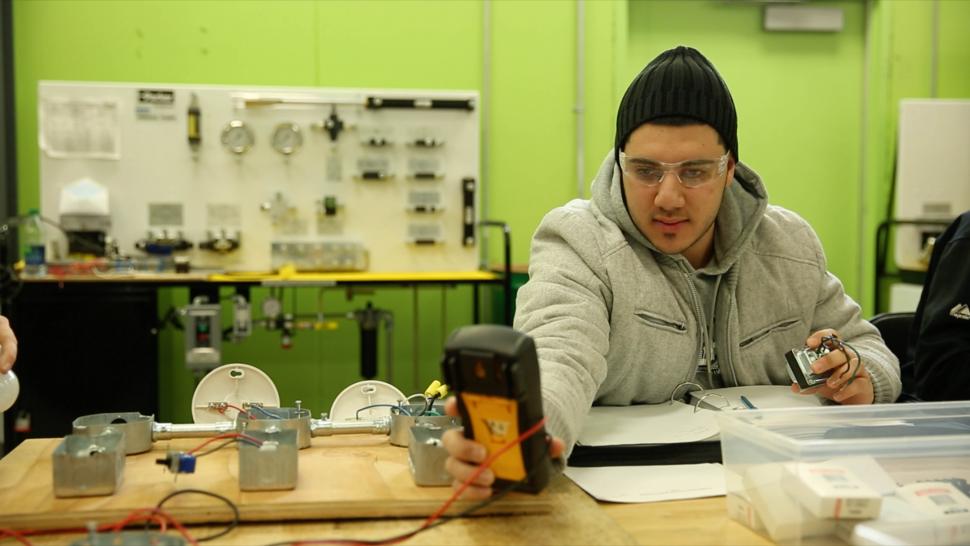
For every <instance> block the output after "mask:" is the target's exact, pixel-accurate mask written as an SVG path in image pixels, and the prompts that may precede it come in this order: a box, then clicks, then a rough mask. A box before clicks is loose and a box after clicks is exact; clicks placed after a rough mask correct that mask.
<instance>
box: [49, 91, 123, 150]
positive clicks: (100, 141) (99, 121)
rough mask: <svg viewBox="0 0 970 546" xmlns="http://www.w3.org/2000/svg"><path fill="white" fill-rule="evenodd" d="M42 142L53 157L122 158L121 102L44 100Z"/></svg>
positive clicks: (107, 100)
mask: <svg viewBox="0 0 970 546" xmlns="http://www.w3.org/2000/svg"><path fill="white" fill-rule="evenodd" d="M39 140H40V149H41V150H44V152H45V153H46V154H47V155H48V156H50V157H59V158H65V157H83V158H96V159H120V158H121V124H120V123H119V120H118V102H117V101H116V100H110V99H105V100H100V99H98V100H77V99H66V98H41V101H40V131H39Z"/></svg>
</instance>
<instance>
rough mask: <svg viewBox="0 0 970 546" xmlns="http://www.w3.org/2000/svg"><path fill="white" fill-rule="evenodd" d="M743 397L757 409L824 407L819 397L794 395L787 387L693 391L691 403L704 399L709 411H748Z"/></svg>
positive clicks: (762, 386)
mask: <svg viewBox="0 0 970 546" xmlns="http://www.w3.org/2000/svg"><path fill="white" fill-rule="evenodd" d="M741 395H744V396H745V397H746V398H747V399H748V401H749V402H751V403H752V404H754V406H755V409H771V408H811V407H818V406H821V405H822V399H821V398H819V397H818V396H815V395H811V394H798V393H794V392H792V391H791V387H789V386H785V385H749V386H746V387H725V388H722V389H708V390H703V391H691V393H690V396H691V400H690V402H692V403H698V401H699V400H701V398H703V401H702V402H700V404H701V407H707V408H709V409H720V410H729V409H736V410H744V409H748V408H747V407H746V406H745V405H744V403H743V402H742V401H741Z"/></svg>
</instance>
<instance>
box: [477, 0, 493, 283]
mask: <svg viewBox="0 0 970 546" xmlns="http://www.w3.org/2000/svg"><path fill="white" fill-rule="evenodd" d="M491 87H492V2H491V0H484V1H483V2H482V107H481V109H479V112H480V114H479V115H480V116H481V118H480V120H481V129H482V133H481V134H482V142H481V151H482V155H481V165H480V171H481V174H482V182H481V184H479V186H478V187H479V192H478V195H479V198H478V202H479V205H480V209H481V212H482V214H481V217H482V218H488V217H489V210H488V198H487V197H484V196H487V195H488V193H487V192H486V190H487V189H488V182H489V180H488V160H489V138H490V136H491V125H492V124H491V123H490V121H489V116H490V115H491V110H492V109H491V103H492V94H491V92H490V90H491ZM481 241H482V248H481V252H480V253H479V256H480V257H481V268H482V269H487V268H488V233H482V237H481Z"/></svg>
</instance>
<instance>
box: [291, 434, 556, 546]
mask: <svg viewBox="0 0 970 546" xmlns="http://www.w3.org/2000/svg"><path fill="white" fill-rule="evenodd" d="M545 422H546V418H545V417H543V418H542V419H540V420H539V421H538V422H537V423H536V424H534V425H532V426H531V427H529V429H528V430H526V431H525V432H523V433H522V434H520V435H519V437H518V438H516V439H515V440H512V441H511V442H509V443H507V444H505V445H504V446H502V447H501V448H500V449H498V450H497V451H495V453H492V454H491V455H489V456H488V457H487V458H486V459H485V460H484V461H482V463H481V464H480V465H478V467H477V468H476V469H475V471H474V472H472V475H471V476H469V477H468V479H466V480H465V481H464V482H462V484H461V486H459V487H458V489H456V490H455V492H454V493H452V495H451V497H449V498H448V500H446V501H445V502H444V504H442V505H441V507H440V508H438V510H436V511H435V512H434V513H433V514H431V515H430V516H428V518H427V519H426V520H424V523H422V524H421V526H420V527H418V528H417V529H415V530H414V531H411V532H409V533H405V534H402V535H397V536H393V537H391V538H388V539H385V540H351V539H319V540H295V541H293V542H290V543H289V544H292V545H293V546H301V545H304V544H347V545H350V546H383V545H387V544H397V543H399V542H404V541H405V540H407V539H409V538H411V537H413V536H414V535H416V534H418V533H420V532H421V531H424V530H425V529H427V528H428V527H431V525H432V524H433V523H434V522H435V521H437V520H438V518H440V517H441V516H442V514H444V513H445V512H446V511H447V510H448V508H449V507H450V506H451V505H452V504H454V502H455V500H457V499H458V497H460V496H461V494H462V493H464V492H465V490H466V489H468V486H470V485H471V483H472V482H473V481H475V478H477V477H478V476H479V475H481V473H482V472H485V470H486V469H487V468H489V467H490V466H492V463H494V462H495V460H496V459H498V458H499V457H501V456H502V455H503V454H504V453H505V452H506V451H508V450H510V449H512V448H513V447H515V446H517V445H519V444H521V443H522V442H524V441H525V440H527V439H528V438H529V437H531V436H532V435H534V434H535V433H537V432H539V431H540V430H541V429H542V425H544V424H545Z"/></svg>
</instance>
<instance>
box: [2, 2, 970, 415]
mask: <svg viewBox="0 0 970 546" xmlns="http://www.w3.org/2000/svg"><path fill="white" fill-rule="evenodd" d="M813 5H831V6H838V7H841V8H843V9H844V11H845V17H846V25H845V29H844V30H843V31H842V32H840V33H834V34H811V33H766V32H764V31H762V30H761V9H762V8H761V6H760V5H759V4H758V3H755V2H724V1H720V0H694V1H661V0H652V1H648V2H644V1H630V2H628V1H626V0H617V1H589V2H586V3H585V5H584V8H585V25H584V30H585V34H586V44H585V47H584V49H583V51H584V53H585V58H586V81H585V82H584V91H585V97H586V102H585V104H584V105H583V106H584V113H585V117H586V123H585V127H586V130H585V138H586V147H585V153H584V159H585V169H584V170H585V176H584V179H585V180H586V181H587V182H586V183H585V184H584V191H583V194H584V195H588V189H589V188H588V180H590V179H591V177H592V175H593V173H594V172H595V170H596V168H597V167H598V165H599V163H600V161H601V159H602V158H603V156H604V155H605V154H606V153H607V151H608V150H609V148H610V146H611V144H612V140H613V126H614V120H615V108H616V104H617V102H618V99H619V97H620V96H621V95H622V93H623V91H624V89H625V88H626V85H627V84H628V83H629V81H630V79H631V78H632V77H633V75H634V74H635V73H636V72H637V71H639V70H640V68H641V67H642V66H643V65H644V64H645V63H646V62H647V61H649V60H650V59H651V58H652V57H653V56H655V55H656V54H657V53H659V52H660V51H661V50H663V49H665V48H668V47H671V46H673V45H675V44H678V43H686V44H689V45H694V46H696V47H698V48H700V49H701V50H702V51H704V52H705V53H706V54H707V55H708V56H709V57H710V58H711V59H712V60H713V61H714V62H715V64H716V65H717V66H718V68H719V69H720V70H721V72H722V74H723V75H724V77H725V79H726V80H727V81H728V83H729V85H730V86H731V89H732V92H733V93H734V98H735V101H736V103H737V107H738V110H739V114H740V123H739V140H740V154H741V157H742V159H743V160H744V161H745V162H746V163H748V164H750V165H752V166H753V167H754V168H755V169H757V170H758V171H759V172H760V173H761V174H762V176H763V177H764V178H765V180H766V182H767V185H768V191H769V195H770V196H771V199H772V201H773V202H775V203H777V204H780V205H782V206H785V207H788V208H791V209H793V210H795V211H797V212H799V213H800V214H802V215H803V216H805V217H806V218H807V219H808V220H809V221H810V222H811V223H812V224H813V225H814V226H815V228H816V230H817V231H818V233H819V235H820V237H821V238H822V242H823V244H824V245H825V248H826V251H827V253H828V256H829V260H830V268H831V269H832V270H833V271H834V272H835V273H836V274H837V275H839V277H840V278H841V279H842V280H843V281H844V282H845V284H846V287H847V289H848V291H849V293H850V294H851V295H852V296H853V297H856V298H857V299H859V300H860V301H861V302H863V303H864V304H865V305H866V306H867V307H866V314H871V312H872V310H871V309H870V308H869V306H870V305H871V297H870V292H871V290H872V288H871V287H872V266H873V260H872V247H871V238H872V237H873V233H874V229H875V225H876V224H877V223H878V222H879V221H880V220H881V219H882V217H883V215H884V211H885V203H886V199H887V197H888V188H889V172H890V170H891V169H890V167H891V161H892V151H893V149H894V143H895V118H896V108H897V106H896V104H897V103H898V99H899V98H901V97H907V96H927V95H928V93H929V88H930V85H929V74H930V72H929V70H928V66H929V64H928V63H929V56H930V51H931V45H932V42H931V41H930V40H931V37H932V33H931V29H932V10H933V5H934V3H933V2H932V1H928V0H927V1H924V0H912V1H904V0H868V1H867V2H863V1H848V0H845V1H830V2H822V1H816V2H813ZM483 8H484V6H483V4H482V2H481V1H478V0H476V1H459V0H456V1H450V2H444V1H404V0H370V1H346V2H344V1H335V0H329V1H312V0H306V1H304V0H298V1H285V0H278V1H270V0H252V1H246V2H225V1H222V0H196V1H178V0H164V1H163V0H141V1H115V0H14V4H13V19H14V48H15V51H14V54H15V79H16V88H15V95H16V97H15V98H16V108H17V120H16V121H17V143H18V168H19V176H20V181H19V196H20V197H19V200H20V203H19V204H20V208H21V210H26V209H28V208H30V207H33V206H36V205H37V204H38V202H39V191H38V189H39V187H38V167H37V165H38V158H37V153H38V151H37V145H36V142H37V119H36V111H37V105H36V88H37V87H36V86H37V82H38V81H39V80H43V79H51V80H92V81H144V82H175V83H209V84H236V85H281V86H289V85H293V86H334V87H357V86H360V87H397V88H408V87H411V88H444V89H478V90H479V91H488V92H489V93H490V95H491V102H490V103H489V104H488V111H487V117H486V121H488V123H489V126H490V134H489V137H488V140H487V143H488V161H487V164H486V165H485V167H486V172H487V179H486V182H487V184H488V186H487V189H486V193H485V194H484V195H483V202H484V203H485V204H486V206H487V207H488V210H489V211H490V212H489V216H490V217H491V218H494V219H501V220H505V221H507V222H509V223H510V225H511V226H512V233H513V261H514V262H515V263H519V264H524V263H526V262H527V261H528V255H529V241H530V238H531V235H532V232H533V231H534V229H535V227H536V226H537V224H538V222H539V220H540V219H541V218H542V216H543V215H544V214H545V213H546V212H547V211H548V210H549V209H551V208H553V207H555V206H558V205H561V204H562V203H564V202H565V201H567V200H569V199H571V198H574V197H576V196H577V194H578V193H579V191H578V189H577V179H576V175H575V165H576V160H575V157H576V152H577V148H576V142H575V136H574V129H575V126H576V125H575V124H576V113H575V107H576V90H575V76H576V72H575V61H576V56H577V52H576V39H575V36H576V23H577V13H576V8H577V6H576V3H575V2H572V1H565V0H559V1H553V0H547V1H529V0H522V1H496V2H492V3H491V4H490V7H489V9H490V10H491V17H490V21H489V22H490V24H491V32H490V34H489V38H490V40H491V43H492V48H491V53H492V75H491V83H490V85H489V87H488V89H487V90H486V89H483V85H484V84H483V79H482V58H483V46H482V43H483V37H484V36H483V22H484V21H483V13H484V9H483ZM939 9H940V31H939V35H938V50H939V81H938V90H939V96H941V97H968V96H970V71H968V70H967V69H966V67H967V66H970V63H968V60H970V59H968V56H970V33H967V32H966V31H965V29H966V28H968V27H970V2H964V1H949V0H942V1H941V2H939ZM867 20H868V24H869V33H868V36H867V34H866V23H867ZM867 40H868V41H867ZM866 78H868V87H866V86H865V85H866V84H865V82H866ZM864 105H865V106H866V108H867V109H866V110H864V108H863V106H864ZM864 114H867V115H866V117H865V118H864ZM860 225H862V226H864V229H863V233H862V234H860V227H859V226H860ZM498 239H499V238H498V237H497V236H495V234H493V236H492V237H491V244H490V245H489V252H490V255H491V260H490V261H491V262H492V263H495V262H497V261H498V259H499V256H500V255H501V254H500V251H499V245H498ZM264 295H265V292H264V291H260V290H256V291H254V293H253V296H254V299H255V301H256V304H257V306H256V308H257V309H258V303H259V302H260V300H261V299H262V297H263V296H264ZM417 297H418V300H419V301H418V309H419V315H418V318H417V319H415V316H414V312H413V310H412V303H413V301H412V300H413V298H414V292H413V291H412V290H410V289H405V288H400V289H386V290H381V291H379V292H377V293H375V294H373V295H356V296H354V297H352V298H350V299H349V300H348V298H347V297H346V296H345V294H344V293H343V292H342V291H337V290H333V291H328V292H326V293H325V294H324V300H323V301H324V309H325V310H326V311H328V312H333V311H346V310H351V309H355V308H359V307H361V306H362V305H363V304H364V303H366V301H373V302H374V304H375V305H376V306H378V307H382V308H388V309H391V310H392V311H393V312H394V313H395V327H396V334H395V339H394V358H395V362H396V365H395V370H394V382H395V383H397V384H398V385H399V386H400V387H401V388H402V389H404V390H407V391H413V390H415V389H417V388H423V386H424V385H423V383H426V382H428V381H430V379H432V378H434V377H436V376H437V374H438V362H437V360H438V357H439V353H440V347H441V342H442V339H443V336H444V335H445V333H446V332H447V331H449V330H450V329H451V328H453V327H456V326H459V325H461V324H465V323H467V322H469V320H470V312H471V311H470V307H471V306H470V300H471V291H470V289H469V288H468V287H459V288H449V289H446V290H442V289H439V288H422V289H420V290H419V291H418V296H417ZM287 298H288V301H289V300H292V299H294V298H295V300H296V302H297V303H296V304H295V305H297V306H298V308H297V311H298V312H299V313H313V312H315V310H316V305H317V292H316V291H315V290H312V289H302V290H300V291H299V292H298V293H295V294H292V293H291V294H288V295H287ZM186 300H187V293H186V291H185V290H181V289H170V290H163V291H161V292H160V295H159V307H160V311H161V312H164V311H165V310H166V309H168V307H169V306H172V305H175V306H180V305H184V303H185V302H186ZM491 300H492V298H490V297H483V298H482V302H483V304H485V305H486V307H487V306H488V305H489V303H490V301H491ZM442 301H444V303H443V304H442ZM442 308H444V311H442ZM443 317H444V318H443ZM415 326H417V332H415ZM181 340H182V338H181V334H180V333H179V332H176V331H173V330H171V329H169V330H166V331H164V332H163V333H162V335H161V339H160V350H161V355H162V358H161V362H162V368H161V370H160V385H161V391H162V392H161V394H162V397H161V400H162V414H161V415H160V418H162V419H165V420H168V419H172V420H183V419H186V418H187V415H188V402H187V400H188V397H189V395H190V394H191V392H192V388H193V386H192V379H191V377H190V376H189V375H188V374H187V373H186V372H185V371H184V370H183V369H182V364H181V362H182V354H181V351H182V347H181ZM278 344H279V337H278V333H273V332H265V331H258V332H257V334H256V335H254V337H253V338H252V339H250V340H247V341H246V342H244V343H242V344H239V345H229V346H227V347H226V350H225V353H226V360H227V361H242V362H250V363H254V364H257V365H259V366H261V367H264V368H265V369H267V371H268V372H269V373H270V374H271V375H272V376H273V377H274V379H275V380H276V382H277V384H278V385H279V387H280V391H281V395H282V398H283V400H284V401H287V402H289V401H292V400H293V399H296V398H300V399H302V400H303V401H304V404H305V405H306V406H308V407H311V408H313V409H314V410H315V411H321V410H326V409H328V407H329V404H330V401H331V400H332V398H333V396H334V395H335V394H336V393H337V392H339V390H340V389H342V388H343V387H344V386H346V385H347V384H349V383H351V382H353V381H354V380H356V379H357V378H358V376H357V374H356V367H357V335H356V326H355V325H353V324H351V323H344V324H341V326H340V328H339V329H338V330H336V331H324V332H311V331H304V332H300V333H299V334H298V335H297V338H296V341H295V346H294V348H293V349H290V350H282V349H280V348H279V345H278ZM415 348H417V349H418V350H417V356H415ZM382 351H383V349H382ZM381 362H382V369H381V374H382V376H384V377H385V378H386V370H384V369H383V354H382V360H381Z"/></svg>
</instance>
